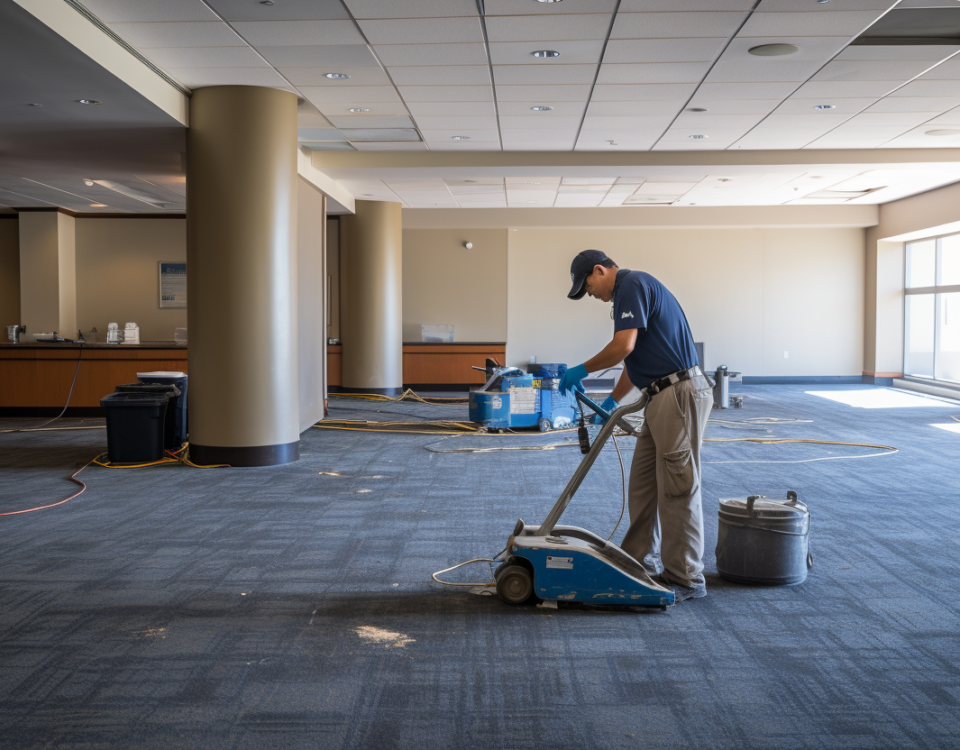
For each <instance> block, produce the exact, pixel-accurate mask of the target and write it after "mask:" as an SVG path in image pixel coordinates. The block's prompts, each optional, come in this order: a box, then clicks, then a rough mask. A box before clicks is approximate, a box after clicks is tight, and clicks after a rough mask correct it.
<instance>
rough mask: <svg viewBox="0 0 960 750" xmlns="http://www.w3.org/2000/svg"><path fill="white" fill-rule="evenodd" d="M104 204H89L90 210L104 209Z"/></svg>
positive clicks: (105, 205)
mask: <svg viewBox="0 0 960 750" xmlns="http://www.w3.org/2000/svg"><path fill="white" fill-rule="evenodd" d="M106 207H107V204H106V203H91V204H90V208H106Z"/></svg>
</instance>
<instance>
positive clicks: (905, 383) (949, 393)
mask: <svg viewBox="0 0 960 750" xmlns="http://www.w3.org/2000/svg"><path fill="white" fill-rule="evenodd" d="M893 386H894V387H895V388H901V389H903V390H905V391H916V392H917V393H926V394H927V395H930V396H939V397H940V398H949V399H951V400H953V401H960V388H952V387H950V386H942V385H940V386H938V385H932V384H928V383H918V382H917V381H915V380H904V379H902V378H894V379H893Z"/></svg>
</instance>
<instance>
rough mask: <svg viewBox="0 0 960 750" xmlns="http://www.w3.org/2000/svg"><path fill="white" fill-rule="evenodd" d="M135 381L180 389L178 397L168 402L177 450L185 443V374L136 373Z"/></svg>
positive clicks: (186, 427)
mask: <svg viewBox="0 0 960 750" xmlns="http://www.w3.org/2000/svg"><path fill="white" fill-rule="evenodd" d="M137 380H139V381H140V382H141V383H153V384H156V385H175V386H177V388H179V389H180V396H179V397H178V398H175V399H171V400H170V408H171V409H173V411H174V421H175V423H176V439H177V447H178V448H179V447H180V446H181V445H183V444H184V443H185V442H186V441H187V430H188V426H187V380H188V378H187V374H186V373H184V372H168V371H166V370H160V371H157V372H138V373H137Z"/></svg>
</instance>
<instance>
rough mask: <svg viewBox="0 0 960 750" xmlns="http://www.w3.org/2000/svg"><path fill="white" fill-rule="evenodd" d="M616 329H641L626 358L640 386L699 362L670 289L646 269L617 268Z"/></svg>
mask: <svg viewBox="0 0 960 750" xmlns="http://www.w3.org/2000/svg"><path fill="white" fill-rule="evenodd" d="M613 319H614V330H615V331H623V330H626V329H629V328H636V329H637V343H636V345H635V346H634V347H633V351H632V352H630V354H629V355H627V358H626V359H625V360H624V362H623V364H624V367H626V368H627V377H629V378H630V382H631V383H633V384H634V385H635V386H636V387H637V388H646V387H647V386H648V385H650V383H652V382H653V381H654V380H658V379H660V378H662V377H664V376H665V375H669V374H670V373H672V372H678V371H680V370H686V369H688V368H690V367H693V366H694V365H696V364H697V351H696V348H695V347H694V345H693V335H692V334H691V333H690V326H689V325H687V318H686V316H685V315H684V314H683V310H682V309H681V307H680V303H679V302H677V298H676V297H674V296H673V295H672V294H671V293H670V290H669V289H667V288H666V287H665V286H664V285H663V284H661V283H660V282H659V281H657V280H656V279H655V278H653V276H651V275H650V274H648V273H644V272H643V271H627V270H620V271H617V280H616V283H615V284H614V287H613Z"/></svg>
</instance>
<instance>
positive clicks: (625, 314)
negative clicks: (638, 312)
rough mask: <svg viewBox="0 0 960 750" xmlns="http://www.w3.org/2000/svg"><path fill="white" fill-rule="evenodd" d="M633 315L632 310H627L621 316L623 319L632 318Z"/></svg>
mask: <svg viewBox="0 0 960 750" xmlns="http://www.w3.org/2000/svg"><path fill="white" fill-rule="evenodd" d="M632 317H633V313H632V312H625V313H623V315H621V316H620V320H623V319H624V318H632Z"/></svg>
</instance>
